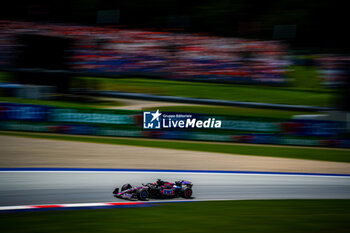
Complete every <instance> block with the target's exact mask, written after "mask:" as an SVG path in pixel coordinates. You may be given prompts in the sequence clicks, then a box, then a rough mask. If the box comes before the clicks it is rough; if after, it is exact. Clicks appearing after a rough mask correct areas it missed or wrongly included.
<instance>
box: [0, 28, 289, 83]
mask: <svg viewBox="0 0 350 233" xmlns="http://www.w3.org/2000/svg"><path fill="white" fill-rule="evenodd" d="M0 31H1V32H0V34H1V38H0V53H1V54H0V59H1V60H0V62H1V63H0V64H1V65H4V66H5V65H8V64H7V63H8V61H10V60H11V59H9V58H10V57H11V55H13V51H14V49H15V47H16V46H19V45H18V43H17V42H16V35H18V34H25V33H27V34H29V33H30V34H39V35H49V36H60V37H62V36H63V37H69V38H73V39H75V44H74V47H73V57H72V58H71V67H72V68H73V69H74V70H79V71H84V72H94V73H100V72H102V73H111V74H115V73H130V72H133V73H141V72H142V73H149V74H160V75H165V76H167V77H170V78H174V79H176V78H179V79H181V78H184V79H198V80H227V81H234V82H242V83H267V84H268V83H270V84H283V83H285V82H286V81H287V80H286V76H285V73H286V71H287V67H288V65H290V62H289V60H288V58H287V56H286V55H287V47H286V46H285V45H284V44H282V43H280V42H278V41H260V40H248V39H240V38H224V37H215V36H208V35H199V34H180V33H172V32H156V31H151V30H129V29H117V28H111V27H92V26H76V25H60V24H43V23H41V24H38V23H29V22H14V21H0Z"/></svg>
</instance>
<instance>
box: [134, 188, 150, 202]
mask: <svg viewBox="0 0 350 233" xmlns="http://www.w3.org/2000/svg"><path fill="white" fill-rule="evenodd" d="M137 198H138V199H139V200H141V201H146V200H147V199H148V198H149V192H148V190H147V189H139V190H137Z"/></svg>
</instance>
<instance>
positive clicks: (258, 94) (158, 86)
mask: <svg viewBox="0 0 350 233" xmlns="http://www.w3.org/2000/svg"><path fill="white" fill-rule="evenodd" d="M75 83H87V85H89V84H88V83H91V85H92V86H94V87H98V88H101V89H104V90H118V91H125V92H137V93H148V94H156V95H169V96H185V97H192V98H209V99H224V100H237V101H250V102H262V103H277V104H295V105H311V106H331V103H332V101H333V98H334V96H335V93H334V92H333V91H321V90H302V89H298V88H283V87H264V86H253V85H229V84H214V83H199V82H183V81H169V80H151V79H107V78H93V77H84V78H78V80H76V81H75ZM96 83H98V85H97V84H96Z"/></svg>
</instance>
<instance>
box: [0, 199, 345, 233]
mask: <svg viewBox="0 0 350 233" xmlns="http://www.w3.org/2000/svg"><path fill="white" fill-rule="evenodd" d="M0 216H1V217H0V223H1V228H2V232H7V233H11V232H28V233H30V232H36V233H38V232H65V233H69V232H75V233H76V232H83V233H89V232H93V233H96V232H169V233H171V232H183V233H185V232H193V233H195V232H200V233H205V232H210V233H212V232H235V233H255V232H256V233H271V232H283V233H292V232H298V233H304V232H305V233H313V232H315V233H316V232H317V233H323V232H324V233H330V232H332V233H338V232H339V233H340V232H342V233H343V232H349V229H350V221H349V219H350V200H272V201H270V200H262V201H220V202H219V201H217V202H198V203H177V204H163V205H161V206H158V207H149V208H124V209H105V210H64V211H45V212H30V213H5V214H4V213H3V214H0Z"/></svg>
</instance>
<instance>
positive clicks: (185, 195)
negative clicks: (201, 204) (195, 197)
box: [182, 188, 193, 199]
mask: <svg viewBox="0 0 350 233" xmlns="http://www.w3.org/2000/svg"><path fill="white" fill-rule="evenodd" d="M192 193H193V192H192V189H190V188H185V189H184V190H182V197H183V198H186V199H189V198H191V197H192Z"/></svg>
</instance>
